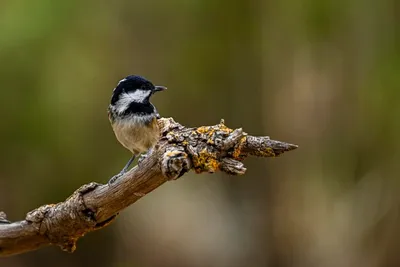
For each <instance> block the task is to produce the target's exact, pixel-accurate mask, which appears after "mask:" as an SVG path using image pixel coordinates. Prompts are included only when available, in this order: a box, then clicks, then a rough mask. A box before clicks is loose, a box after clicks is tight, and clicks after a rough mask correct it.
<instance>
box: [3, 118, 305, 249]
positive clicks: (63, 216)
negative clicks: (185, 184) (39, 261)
mask: <svg viewBox="0 0 400 267" xmlns="http://www.w3.org/2000/svg"><path fill="white" fill-rule="evenodd" d="M159 124H160V128H161V132H162V137H161V139H160V141H159V143H158V144H157V145H156V147H155V148H154V149H153V150H152V151H150V152H148V153H147V154H146V155H145V156H144V157H142V158H141V159H140V160H139V163H138V166H136V167H134V168H133V169H132V170H131V171H129V172H128V173H126V174H125V175H124V176H122V177H120V178H119V179H118V180H117V181H116V182H115V183H113V184H112V185H110V186H108V185H107V184H105V185H103V184H98V183H90V184H86V185H83V186H81V187H80V188H79V189H77V190H76V191H75V192H74V193H73V194H72V195H71V196H70V197H69V198H68V199H67V200H65V201H64V202H61V203H58V204H51V205H44V206H41V207H39V208H37V209H35V210H33V211H31V212H29V213H28V214H27V215H26V218H25V220H23V221H18V222H13V223H11V222H9V221H8V220H7V217H6V215H5V213H4V212H0V256H9V255H14V254H19V253H23V252H27V251H31V250H35V249H38V248H41V247H43V246H47V245H58V246H60V247H61V249H62V250H64V251H68V252H73V251H74V250H75V248H76V242H77V240H78V239H79V238H80V237H82V236H83V235H85V234H86V233H88V232H91V231H94V230H98V229H101V228H102V227H105V226H107V225H108V224H110V223H111V222H112V221H113V220H114V219H115V217H116V216H117V215H118V213H119V212H120V211H121V210H123V209H124V208H126V207H128V206H129V205H131V204H133V203H135V202H136V201H137V200H138V199H140V198H141V197H143V196H145V195H147V194H148V193H150V192H151V191H153V190H154V189H156V188H157V187H159V186H160V185H162V184H163V183H165V182H166V181H169V180H176V179H178V178H179V177H181V176H182V175H183V174H185V173H186V172H188V171H190V170H191V169H193V170H194V171H195V172H196V173H202V172H209V173H213V172H216V171H218V170H220V171H223V172H225V173H228V174H231V175H241V174H244V173H245V171H246V168H245V167H244V165H243V163H242V161H243V160H244V159H245V158H246V157H247V156H248V155H253V156H257V157H275V156H279V155H280V154H282V153H284V152H286V151H290V150H293V149H295V148H297V146H296V145H292V144H288V143H284V142H280V141H274V140H271V139H270V138H269V137H255V136H249V135H247V134H246V133H245V132H243V130H242V129H236V130H232V129H229V128H228V127H226V126H225V124H224V122H223V120H222V121H221V123H220V124H217V125H214V126H202V127H198V128H186V127H184V126H182V125H180V124H179V123H176V122H175V121H174V120H173V119H172V118H168V119H165V118H163V119H160V120H159Z"/></svg>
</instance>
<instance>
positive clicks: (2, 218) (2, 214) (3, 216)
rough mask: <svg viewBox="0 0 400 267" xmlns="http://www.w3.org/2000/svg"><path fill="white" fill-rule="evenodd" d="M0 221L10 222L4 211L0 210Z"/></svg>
mask: <svg viewBox="0 0 400 267" xmlns="http://www.w3.org/2000/svg"><path fill="white" fill-rule="evenodd" d="M0 223H11V222H10V221H9V220H7V215H6V213H5V212H4V211H0Z"/></svg>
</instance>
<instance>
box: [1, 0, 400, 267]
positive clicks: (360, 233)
mask: <svg viewBox="0 0 400 267" xmlns="http://www.w3.org/2000/svg"><path fill="white" fill-rule="evenodd" d="M399 25H400V2H399V1H396V0H380V1H368V0H367V1H360V0H351V1H347V0H346V1H344V0H339V1H333V0H328V1H321V0H303V1H293V0H280V1H278V0H275V1H272V0H250V1H248V0H235V1H223V0H220V1H212V0H204V1H196V0H192V1H180V0H173V1H162V0H154V1H127V0H123V1H93V0H87V1H76V0H72V1H43V0H42V1H29V0H15V1H11V0H3V1H1V2H0V62H1V64H0V100H1V103H0V114H1V115H2V116H1V117H2V118H1V120H2V123H1V126H0V147H1V153H0V210H3V211H5V212H6V213H7V215H8V217H9V219H10V220H13V221H14V220H20V219H23V218H24V216H25V214H26V213H27V212H28V211H30V210H32V209H34V208H36V207H38V206H40V205H42V204H46V203H56V202H59V201H63V200H64V199H65V198H66V197H68V196H69V195H70V194H71V193H72V192H73V191H74V190H75V189H76V188H78V187H79V186H80V185H82V184H84V183H88V182H91V181H96V182H102V183H104V182H106V181H107V180H108V179H109V177H111V176H112V175H113V174H115V173H116V172H118V171H119V170H120V169H121V167H122V166H123V165H124V164H125V162H126V161H127V160H128V158H129V157H130V154H129V152H128V151H127V150H125V149H124V148H122V146H120V145H119V144H118V143H117V141H116V140H115V138H114V136H113V133H112V131H111V128H110V126H109V122H108V118H107V114H106V108H107V105H108V103H109V98H110V95H111V92H112V90H113V88H114V87H115V85H116V83H117V82H118V81H119V80H120V79H122V78H123V77H124V76H126V75H128V74H141V75H143V76H145V77H147V78H149V79H150V80H151V81H153V82H154V83H155V84H159V85H166V86H168V88H169V90H168V91H167V92H165V93H162V94H161V93H160V94H158V95H156V96H155V97H154V98H153V103H155V104H156V106H157V108H158V110H159V112H160V113H161V114H162V115H163V116H165V117H174V118H175V120H177V121H179V122H180V123H182V124H185V125H187V126H199V125H209V124H216V123H218V122H219V120H220V119H221V118H224V119H225V121H226V123H227V125H228V126H230V127H232V128H234V127H243V128H244V129H245V131H247V132H248V133H251V134H253V135H269V136H271V137H272V138H274V139H278V140H282V141H287V142H291V143H296V144H299V145H300V148H299V149H297V150H295V151H293V152H290V153H287V154H284V155H283V156H282V157H279V158H276V159H255V158H253V159H248V160H247V161H246V165H247V167H248V171H247V174H246V175H244V176H241V177H229V176H227V175H224V174H214V175H206V174H203V175H196V174H193V173H190V174H187V175H185V176H184V177H183V178H182V179H180V180H178V181H176V182H169V183H167V184H165V185H163V186H161V187H160V188H158V189H157V190H156V191H154V192H153V193H151V194H149V195H148V196H146V197H145V198H143V199H141V200H140V201H138V202H137V203H135V204H134V205H132V206H131V207H129V208H128V209H127V210H126V211H124V212H123V213H121V214H120V216H119V218H118V220H117V221H116V223H114V224H112V225H111V226H109V227H107V228H106V229H103V230H101V231H98V232H94V233H90V234H88V235H87V236H85V237H84V238H83V239H81V240H80V241H79V242H78V249H77V251H76V252H75V253H73V254H67V253H64V252H61V251H60V250H59V249H58V248H56V247H48V248H45V249H41V250H39V251H35V252H31V253H27V254H23V255H19V256H15V257H11V258H5V259H4V258H2V259H0V266H7V267H24V266H61V267H64V266H65V267H70V266H76V267H79V266H82V267H83V266H112V267H125V266H141V267H152V266H161V267H164V266H165V267H179V266H182V267H192V266H193V267H196V266H217V267H224V266H229V267H236V266H237V267H241V266H252V267H253V266H254V267H258V266H267V267H270V266H273V267H275V266H276V267H292V266H293V267H303V266H304V267H314V266H315V267H330V266H335V267H336V266H344V267H347V266H352V267H354V266H365V267H378V266H379V267H380V266H400V255H399V253H398V251H399V247H400V228H399V223H400V218H399V208H400V206H399V204H400V194H399V193H400V178H399V174H400V165H399V162H400V139H399V136H400V35H399V30H400V27H399Z"/></svg>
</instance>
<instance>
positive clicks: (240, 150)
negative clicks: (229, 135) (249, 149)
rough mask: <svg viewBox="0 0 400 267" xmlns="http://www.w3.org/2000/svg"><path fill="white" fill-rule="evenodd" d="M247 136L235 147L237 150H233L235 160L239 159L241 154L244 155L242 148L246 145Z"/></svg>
mask: <svg viewBox="0 0 400 267" xmlns="http://www.w3.org/2000/svg"><path fill="white" fill-rule="evenodd" d="M246 139H247V138H246V136H243V137H242V139H240V141H239V144H238V145H236V146H235V150H233V153H232V156H233V158H234V159H239V157H240V154H241V153H242V148H243V145H244V143H245V142H246Z"/></svg>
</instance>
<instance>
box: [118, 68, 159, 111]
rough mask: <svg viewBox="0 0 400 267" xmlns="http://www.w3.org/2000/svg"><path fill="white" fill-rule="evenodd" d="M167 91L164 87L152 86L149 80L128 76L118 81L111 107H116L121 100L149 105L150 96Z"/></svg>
mask: <svg viewBox="0 0 400 267" xmlns="http://www.w3.org/2000/svg"><path fill="white" fill-rule="evenodd" d="M165 89H167V88H166V87H164V86H154V85H153V83H151V82H150V81H149V80H147V79H145V78H143V77H141V76H137V75H130V76H127V77H126V78H124V79H122V80H121V81H119V83H118V84H117V87H115V89H114V91H113V95H112V97H111V105H113V106H114V105H116V104H117V102H118V101H120V100H122V98H126V99H127V100H131V101H133V102H137V103H149V99H150V96H151V95H152V94H154V93H155V92H158V91H163V90H165Z"/></svg>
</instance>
